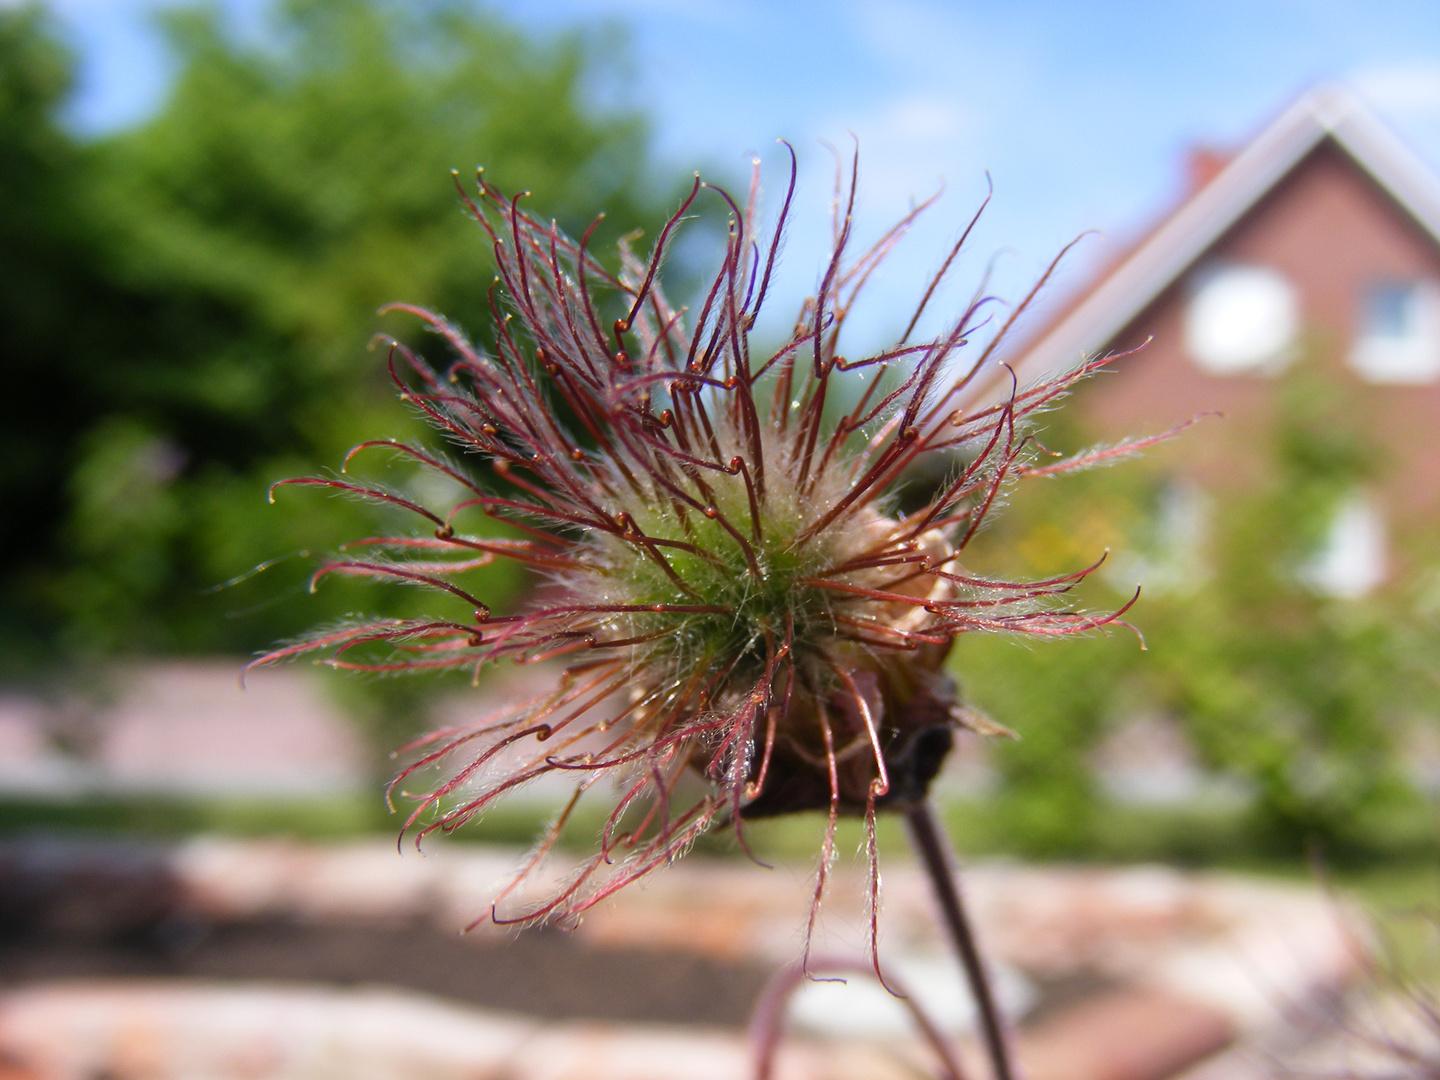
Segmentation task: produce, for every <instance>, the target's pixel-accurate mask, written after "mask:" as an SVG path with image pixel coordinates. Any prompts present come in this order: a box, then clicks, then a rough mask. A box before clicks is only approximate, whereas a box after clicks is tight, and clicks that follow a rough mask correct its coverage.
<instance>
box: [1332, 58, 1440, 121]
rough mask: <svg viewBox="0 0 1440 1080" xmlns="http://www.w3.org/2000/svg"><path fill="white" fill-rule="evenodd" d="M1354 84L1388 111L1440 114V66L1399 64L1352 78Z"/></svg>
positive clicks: (1374, 69) (1364, 94)
mask: <svg viewBox="0 0 1440 1080" xmlns="http://www.w3.org/2000/svg"><path fill="white" fill-rule="evenodd" d="M1350 81H1351V84H1352V85H1353V86H1354V87H1355V89H1356V90H1357V91H1358V92H1359V93H1360V94H1361V95H1362V96H1363V97H1364V98H1365V99H1366V100H1367V101H1369V102H1370V103H1371V104H1372V105H1374V106H1375V107H1376V108H1378V109H1381V110H1383V111H1386V112H1405V113H1440V64H1431V63H1420V64H1395V65H1390V66H1386V67H1378V68H1369V69H1364V70H1361V71H1358V72H1356V73H1355V74H1354V75H1352V76H1351V79H1350Z"/></svg>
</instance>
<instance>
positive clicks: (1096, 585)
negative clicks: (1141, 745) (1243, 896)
mask: <svg viewBox="0 0 1440 1080" xmlns="http://www.w3.org/2000/svg"><path fill="white" fill-rule="evenodd" d="M1216 422H1223V421H1216ZM1361 422H1362V421H1361V419H1360V418H1359V417H1357V416H1355V415H1353V411H1347V409H1346V407H1345V402H1344V401H1343V400H1342V398H1341V395H1340V394H1339V392H1338V391H1337V389H1336V388H1335V387H1333V386H1331V385H1329V384H1328V383H1326V382H1325V381H1324V380H1323V379H1321V378H1320V377H1318V376H1315V375H1307V374H1305V373H1304V372H1303V370H1302V371H1300V372H1297V373H1296V374H1294V375H1292V376H1290V377H1289V385H1287V386H1286V387H1285V393H1284V394H1282V400H1281V404H1280V406H1279V408H1278V410H1277V415H1276V417H1275V422H1274V426H1273V428H1272V429H1271V431H1270V432H1269V433H1268V435H1266V434H1263V433H1262V435H1261V437H1260V438H1259V440H1258V441H1257V443H1256V445H1255V452H1256V453H1257V454H1260V455H1263V456H1264V457H1265V458H1266V468H1264V469H1261V470H1259V471H1260V472H1261V473H1263V474H1265V475H1268V477H1269V480H1268V481H1266V483H1265V485H1264V486H1263V487H1262V488H1259V489H1255V490H1235V491H1216V492H1213V493H1211V494H1210V496H1209V497H1208V498H1206V499H1205V500H1204V502H1205V503H1206V505H1208V507H1209V508H1210V510H1209V512H1208V513H1206V514H1203V515H1201V517H1202V518H1203V519H1204V520H1195V519H1193V518H1192V519H1190V520H1183V519H1182V520H1181V521H1179V522H1177V521H1176V520H1174V519H1172V520H1169V521H1168V522H1167V521H1166V514H1165V512H1164V509H1163V508H1164V505H1165V501H1166V497H1167V492H1170V493H1172V494H1173V490H1174V489H1173V483H1174V482H1173V480H1172V477H1171V469H1170V468H1168V467H1167V464H1166V463H1167V461H1172V462H1173V460H1174V459H1175V458H1176V457H1178V456H1179V455H1181V454H1183V453H1184V449H1185V447H1184V439H1183V438H1182V439H1181V440H1180V441H1179V442H1178V443H1177V444H1174V445H1172V446H1171V447H1169V448H1168V450H1167V453H1166V454H1162V455H1157V459H1156V460H1142V461H1138V462H1130V463H1126V464H1121V465H1118V466H1116V467H1114V468H1112V469H1107V470H1100V471H1096V472H1092V473H1089V474H1087V475H1086V476H1083V477H1075V478H1071V479H1069V480H1068V481H1067V483H1066V484H1065V485H1063V489H1062V487H1061V486H1057V487H1056V488H1054V489H1052V490H1049V491H1044V492H1040V493H1039V494H1038V495H1037V493H1036V492H1035V491H1034V490H1032V491H1030V492H1022V493H1021V494H1020V495H1019V496H1018V497H1017V499H1016V504H1015V505H1014V506H1012V507H1011V508H1010V510H1009V511H1008V512H1007V515H1006V516H1005V517H1004V518H1003V519H1001V520H1000V521H999V522H998V523H997V525H996V530H997V533H998V534H999V535H997V536H994V537H991V538H990V543H988V544H987V545H985V547H984V551H985V552H987V553H990V558H991V559H993V560H994V565H986V566H984V567H982V568H983V569H987V570H993V571H995V572H1010V573H1013V572H1016V571H1017V570H1023V571H1024V572H1028V573H1031V574H1035V575H1048V574H1053V573H1059V572H1065V571H1066V570H1068V569H1074V568H1076V567H1077V566H1079V565H1084V564H1085V563H1087V562H1089V561H1093V560H1094V559H1095V558H1097V557H1099V555H1100V554H1101V553H1102V552H1104V551H1106V550H1107V549H1108V550H1110V551H1111V553H1112V554H1111V560H1112V561H1111V566H1110V567H1108V568H1107V571H1106V572H1102V573H1100V574H1097V575H1096V576H1095V577H1094V578H1093V579H1092V580H1091V581H1090V582H1089V583H1087V587H1086V589H1087V590H1088V591H1085V590H1082V592H1083V595H1081V596H1079V597H1077V600H1078V602H1079V603H1081V604H1082V605H1085V606H1091V607H1114V606H1116V605H1118V604H1119V603H1122V602H1123V601H1124V599H1126V598H1127V595H1126V590H1128V589H1133V588H1134V584H1135V581H1136V580H1140V581H1143V582H1145V583H1146V595H1145V596H1144V597H1142V600H1141V603H1140V604H1139V605H1138V606H1137V607H1136V609H1135V610H1134V612H1133V615H1132V621H1133V622H1134V623H1135V624H1136V625H1137V626H1138V627H1139V628H1140V629H1141V630H1142V631H1143V633H1144V636H1145V639H1146V642H1147V643H1148V651H1143V652H1142V651H1141V650H1140V649H1139V648H1138V647H1137V645H1136V642H1135V641H1134V639H1133V638H1130V637H1129V635H1124V634H1120V633H1113V634H1111V635H1109V636H1106V637H1097V638H1096V639H1095V640H1093V641H1091V642H1089V643H1083V644H1079V645H1078V647H1077V646H1072V647H1071V648H1067V649H1064V650H1056V651H1055V652H1053V653H1052V652H1050V651H1048V650H1029V649H1026V648H1024V647H1021V646H1018V645H1017V644H1016V643H1007V642H1004V641H999V640H995V639H984V640H982V639H980V638H976V639H975V640H966V639H963V638H962V639H961V640H960V642H959V644H958V646H957V649H956V655H955V663H954V669H955V670H956V671H957V673H959V675H960V677H961V678H962V679H963V680H964V682H965V684H966V686H967V688H968V689H969V690H970V692H971V693H972V694H973V697H974V699H975V700H976V702H977V703H978V705H979V706H980V707H981V708H982V709H984V710H985V711H987V712H989V713H991V714H992V715H993V716H994V717H995V718H996V719H997V720H999V721H1000V722H1002V723H1004V724H1006V725H1007V726H1009V727H1012V728H1014V729H1015V730H1016V731H1017V732H1019V734H1020V736H1021V738H1020V740H1019V741H1018V742H1013V743H1009V742H1002V743H998V744H996V745H995V747H994V753H993V759H994V762H995V765H996V769H997V772H998V773H999V776H1000V779H1001V788H1000V792H999V794H998V796H997V801H996V805H995V808H994V810H995V815H996V818H997V820H998V821H1000V822H1001V824H1000V825H997V827H996V833H997V837H996V839H997V840H998V842H999V843H1000V844H1002V845H1004V846H1010V847H1014V848H1019V849H1021V850H1025V851H1030V852H1034V853H1042V854H1084V853H1087V852H1093V851H1103V850H1109V849H1111V848H1113V847H1114V845H1110V844H1109V842H1108V838H1107V837H1106V836H1104V835H1103V834H1102V833H1101V831H1100V830H1103V828H1104V827H1105V824H1106V821H1107V820H1111V819H1110V818H1107V816H1106V815H1105V813H1104V812H1103V807H1104V804H1105V802H1106V793H1105V791H1104V790H1103V787H1102V785H1101V783H1100V778H1099V776H1098V775H1097V772H1096V769H1095V767H1094V766H1095V757H1096V754H1097V752H1098V751H1099V750H1100V748H1101V746H1102V744H1103V743H1104V741H1105V739H1106V738H1107V736H1108V735H1110V734H1111V733H1113V732H1115V731H1116V730H1117V729H1118V728H1120V727H1122V726H1124V725H1125V724H1127V723H1129V722H1131V721H1133V720H1134V719H1135V718H1137V717H1143V716H1151V717H1154V716H1163V717H1169V718H1172V719H1173V720H1174V721H1175V722H1176V723H1178V725H1179V726H1180V729H1181V730H1182V731H1183V733H1184V735H1185V737H1186V739H1187V740H1188V742H1189V744H1190V747H1191V749H1192V750H1193V752H1194V754H1195V757H1196V759H1197V761H1198V763H1199V764H1200V765H1201V766H1202V767H1205V768H1208V769H1211V770H1214V772H1215V773H1217V774H1218V775H1220V776H1223V777H1228V778H1229V779H1230V780H1231V781H1232V782H1234V781H1238V782H1239V783H1238V785H1234V786H1232V788H1231V790H1238V791H1245V792H1248V793H1249V794H1248V809H1247V810H1246V811H1245V813H1244V819H1243V829H1242V832H1243V835H1244V836H1245V842H1246V844H1247V845H1248V846H1249V850H1248V852H1247V854H1250V855H1255V854H1283V855H1287V856H1294V855H1296V854H1298V853H1300V852H1301V851H1302V850H1303V849H1304V847H1305V845H1306V844H1307V843H1311V842H1318V843H1319V844H1320V845H1321V847H1322V849H1323V850H1325V851H1327V852H1328V853H1330V854H1331V855H1333V856H1335V857H1337V858H1349V857H1362V856H1367V855H1373V854H1378V853H1383V852H1386V851H1392V852H1393V851H1396V850H1399V849H1402V848H1404V847H1406V846H1407V845H1408V846H1410V847H1412V848H1413V847H1414V846H1416V845H1417V844H1419V845H1423V844H1424V843H1425V842H1426V837H1427V835H1428V829H1429V815H1428V814H1427V812H1426V809H1425V804H1424V800H1423V799H1422V798H1421V796H1420V794H1419V793H1418V791H1417V789H1416V786H1415V777H1414V775H1413V772H1411V771H1407V769H1406V767H1405V764H1406V763H1405V753H1404V752H1405V748H1406V745H1407V743H1408V741H1409V740H1411V737H1412V736H1413V735H1414V733H1415V732H1416V730H1417V725H1418V726H1420V727H1423V726H1425V725H1429V726H1430V727H1431V728H1433V727H1434V726H1435V724H1436V723H1437V721H1440V679H1437V672H1440V668H1437V664H1436V661H1435V655H1436V648H1435V647H1436V644H1437V626H1436V624H1435V621H1434V619H1433V616H1431V615H1427V614H1426V609H1425V598H1426V592H1427V590H1429V591H1433V577H1432V575H1433V574H1434V573H1435V569H1436V568H1435V567H1434V566H1433V565H1430V563H1432V562H1433V554H1432V553H1428V552H1426V551H1425V550H1424V547H1423V545H1417V547H1416V550H1414V551H1411V552H1409V553H1407V555H1406V560H1407V561H1406V562H1405V564H1404V565H1403V566H1402V567H1401V568H1400V571H1399V572H1398V573H1395V574H1393V575H1392V580H1391V581H1390V582H1389V583H1388V584H1387V585H1386V586H1385V587H1384V588H1382V589H1379V590H1377V591H1375V592H1373V593H1371V594H1369V595H1366V596H1363V597H1359V598H1352V599H1346V598H1338V597H1332V596H1327V595H1324V593H1323V590H1317V589H1316V588H1315V587H1314V583H1313V581H1311V580H1310V578H1311V577H1312V576H1313V575H1312V573H1311V572H1310V568H1311V567H1312V566H1313V564H1314V560H1315V557H1316V555H1317V552H1319V551H1320V550H1321V549H1322V547H1323V545H1324V543H1325V539H1326V533H1327V531H1328V529H1329V526H1330V523H1331V522H1332V521H1333V520H1334V519H1335V515H1336V512H1337V510H1338V509H1339V508H1340V507H1341V506H1342V505H1343V503H1344V502H1345V500H1346V499H1347V498H1350V497H1351V496H1353V494H1354V492H1355V491H1356V490H1357V489H1358V488H1360V487H1362V486H1363V485H1364V484H1365V483H1366V482H1367V481H1369V480H1371V479H1373V478H1374V476H1375V475H1376V474H1377V472H1378V470H1380V469H1383V465H1384V463H1383V462H1381V461H1378V460H1377V459H1376V457H1375V454H1374V452H1373V450H1372V449H1371V448H1370V446H1369V443H1368V440H1366V438H1365V437H1364V434H1363V428H1362V427H1361V426H1360V425H1361ZM1044 438H1045V441H1046V443H1047V444H1052V443H1053V444H1054V445H1059V446H1067V445H1068V446H1071V447H1072V448H1073V447H1074V444H1076V443H1077V442H1078V441H1079V439H1078V437H1077V435H1076V433H1075V431H1074V430H1073V429H1072V428H1069V427H1067V426H1066V422H1065V421H1063V420H1057V421H1056V422H1055V424H1054V425H1053V427H1052V431H1050V432H1047V433H1046V434H1045V436H1044ZM1267 440H1268V441H1267ZM1177 524H1184V525H1185V526H1186V527H1187V528H1189V529H1192V530H1194V531H1196V532H1198V535H1188V534H1187V535H1183V536H1181V535H1176V532H1175V526H1176V525H1177ZM977 547H978V545H977ZM1432 606H1433V604H1432ZM1187 843H1188V841H1187ZM1195 846H1196V848H1204V847H1205V844H1204V842H1203V841H1202V842H1200V843H1199V844H1197V845H1195ZM1179 853H1180V852H1179V851H1178V849H1177V850H1176V851H1168V852H1167V851H1162V850H1159V849H1158V848H1157V850H1155V851H1154V852H1152V854H1156V855H1165V854H1169V855H1175V854H1179ZM1212 854H1213V852H1212ZM1237 854H1238V853H1237Z"/></svg>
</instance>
